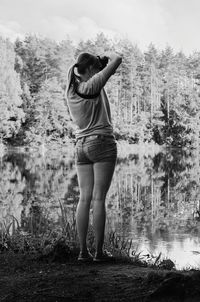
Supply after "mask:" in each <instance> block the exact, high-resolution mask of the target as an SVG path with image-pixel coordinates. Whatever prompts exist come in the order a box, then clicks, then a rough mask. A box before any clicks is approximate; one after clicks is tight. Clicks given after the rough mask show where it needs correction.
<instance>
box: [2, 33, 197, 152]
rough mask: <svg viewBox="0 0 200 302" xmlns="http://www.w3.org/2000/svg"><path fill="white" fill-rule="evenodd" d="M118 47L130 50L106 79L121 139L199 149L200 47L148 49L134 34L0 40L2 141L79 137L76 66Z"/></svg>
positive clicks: (121, 51)
mask: <svg viewBox="0 0 200 302" xmlns="http://www.w3.org/2000/svg"><path fill="white" fill-rule="evenodd" d="M113 51H114V52H117V53H119V54H121V55H122V56H123V61H122V64H121V65H120V67H119V69H118V70H117V72H116V73H115V74H114V75H113V76H112V77H111V78H110V80H109V81H108V83H107V85H106V89H107V93H108V95H109V98H110V104H111V110H112V119H113V125H114V129H115V134H116V137H117V139H124V140H127V141H129V142H130V143H142V142H151V141H154V142H155V143H157V144H161V145H162V144H167V145H170V146H178V147H188V146H189V147H197V146H198V142H199V131H200V123H199V112H200V106H199V103H200V102H199V101H200V88H199V87H200V52H194V53H192V54H191V55H188V56H186V55H185V54H184V53H183V52H182V51H179V52H175V51H174V50H173V48H172V47H170V46H166V48H165V49H162V50H160V49H157V48H156V47H155V45H153V44H152V43H151V44H150V45H149V47H148V48H147V50H146V51H143V52H142V51H141V50H140V49H139V47H138V46H137V45H136V44H133V43H131V42H130V41H129V40H128V39H120V40H116V41H115V40H111V39H108V38H107V37H106V36H105V35H104V34H103V33H99V34H98V35H97V36H96V38H95V39H93V40H86V41H80V43H79V44H78V45H76V46H75V45H74V43H73V41H72V40H71V39H70V38H67V39H66V40H64V41H62V42H60V43H57V42H56V41H53V40H50V39H48V38H41V37H37V36H35V35H28V36H26V37H25V38H24V39H23V40H20V39H17V40H16V41H15V43H11V42H10V41H9V40H4V39H3V38H0V79H1V80H0V140H3V142H4V143H8V144H14V145H30V144H40V143H41V142H44V143H48V142H51V141H52V140H54V141H58V142H64V141H65V140H66V138H71V137H73V136H74V125H73V123H72V121H71V119H70V116H69V111H68V108H67V106H66V102H65V99H64V91H65V88H66V81H67V71H68V68H69V67H70V66H71V64H73V63H74V62H75V60H76V58H77V56H78V55H79V54H80V53H81V52H91V53H93V54H96V55H102V54H104V53H105V52H113Z"/></svg>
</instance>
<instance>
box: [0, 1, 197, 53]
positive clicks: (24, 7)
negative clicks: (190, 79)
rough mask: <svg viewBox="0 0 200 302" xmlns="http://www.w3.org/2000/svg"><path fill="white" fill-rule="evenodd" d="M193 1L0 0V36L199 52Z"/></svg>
mask: <svg viewBox="0 0 200 302" xmlns="http://www.w3.org/2000/svg"><path fill="white" fill-rule="evenodd" d="M199 10H200V1H199V0H190V1H189V0H171V1H170V0H101V1H97V0H84V1H83V0H34V1H33V0H18V1H16V0H0V33H2V34H3V35H4V36H9V37H11V38H12V39H14V37H15V36H17V35H24V34H25V33H38V34H40V35H43V36H47V37H49V38H52V39H55V40H57V41H59V40H62V39H65V37H66V36H69V37H70V38H71V39H72V40H74V41H76V42H77V41H78V40H79V39H91V38H93V37H94V36H95V35H96V33H97V32H104V33H105V34H106V35H108V36H109V37H110V36H113V35H116V34H117V35H118V36H120V35H123V36H125V37H126V38H129V39H130V40H131V41H132V42H135V43H137V44H138V46H139V47H140V48H141V49H142V50H144V49H145V48H146V47H147V46H148V45H149V44H150V42H153V43H154V44H155V45H156V47H159V48H164V47H165V46H166V45H167V44H169V45H171V46H172V47H173V48H174V49H175V50H180V48H182V49H183V51H184V52H185V51H186V52H188V51H191V50H192V49H198V48H200V40H199V39H198V28H199V27H200V18H199Z"/></svg>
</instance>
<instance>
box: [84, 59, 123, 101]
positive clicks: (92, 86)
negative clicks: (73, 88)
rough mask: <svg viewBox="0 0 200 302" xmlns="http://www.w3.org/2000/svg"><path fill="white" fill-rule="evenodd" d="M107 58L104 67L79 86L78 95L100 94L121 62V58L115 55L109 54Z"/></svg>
mask: <svg viewBox="0 0 200 302" xmlns="http://www.w3.org/2000/svg"><path fill="white" fill-rule="evenodd" d="M107 57H108V58H109V61H108V64H107V65H106V67H105V68H104V69H103V70H101V71H99V72H98V73H96V74H95V75H94V76H93V77H91V78H90V79H89V80H88V81H87V82H82V83H81V84H80V85H79V93H82V94H86V95H87V94H88V95H90V94H96V93H100V91H101V89H102V88H103V87H104V86H105V84H106V82H107V81H108V79H109V78H110V77H111V76H112V75H113V74H114V73H115V71H116V69H117V68H118V66H119V65H120V64H121V62H122V57H121V56H119V55H117V54H111V55H109V56H107Z"/></svg>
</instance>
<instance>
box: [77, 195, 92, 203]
mask: <svg viewBox="0 0 200 302" xmlns="http://www.w3.org/2000/svg"><path fill="white" fill-rule="evenodd" d="M91 200H92V195H84V196H83V195H81V196H80V198H79V203H82V204H85V205H90V203H91Z"/></svg>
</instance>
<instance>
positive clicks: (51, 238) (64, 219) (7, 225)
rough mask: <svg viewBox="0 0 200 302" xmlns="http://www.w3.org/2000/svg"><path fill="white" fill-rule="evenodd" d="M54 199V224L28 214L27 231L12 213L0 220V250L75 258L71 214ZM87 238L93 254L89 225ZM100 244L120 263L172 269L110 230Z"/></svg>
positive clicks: (44, 256)
mask: <svg viewBox="0 0 200 302" xmlns="http://www.w3.org/2000/svg"><path fill="white" fill-rule="evenodd" d="M58 202H59V205H60V219H59V223H58V224H57V225H55V224H54V223H53V222H51V221H50V220H48V215H47V216H44V217H43V218H41V216H39V219H38V216H37V215H36V219H33V217H29V231H25V230H24V229H23V228H22V227H21V226H20V223H19V221H18V220H17V219H16V218H15V217H14V216H12V215H10V221H9V222H8V220H3V221H2V222H0V253H6V252H13V253H22V254H30V255H34V256H35V257H39V258H41V259H50V260H52V261H54V260H55V261H56V260H61V261H66V260H67V259H69V258H76V257H77V254H78V252H79V244H78V236H77V230H76V222H75V217H74V215H71V216H70V217H69V214H68V213H67V209H66V208H65V207H64V205H63V203H62V201H60V200H59V201H58ZM69 218H70V219H69ZM87 239H88V248H89V250H90V251H91V252H92V253H94V252H95V238H94V232H93V228H92V226H91V225H90V226H89V230H88V238H87ZM104 246H105V249H107V250H108V251H109V252H111V253H112V254H113V255H114V256H115V257H116V259H117V260H118V261H120V262H126V263H132V264H134V265H138V266H145V267H147V266H148V267H153V268H164V269H172V268H174V265H173V262H172V261H171V260H170V259H162V255H161V253H160V254H159V255H157V256H154V255H151V254H150V253H149V254H148V255H142V253H141V252H140V251H138V248H137V246H133V241H132V240H130V239H126V238H123V237H122V236H120V235H118V234H117V233H116V232H113V231H109V232H108V233H106V235H105V243H104ZM170 261H171V262H170Z"/></svg>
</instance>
